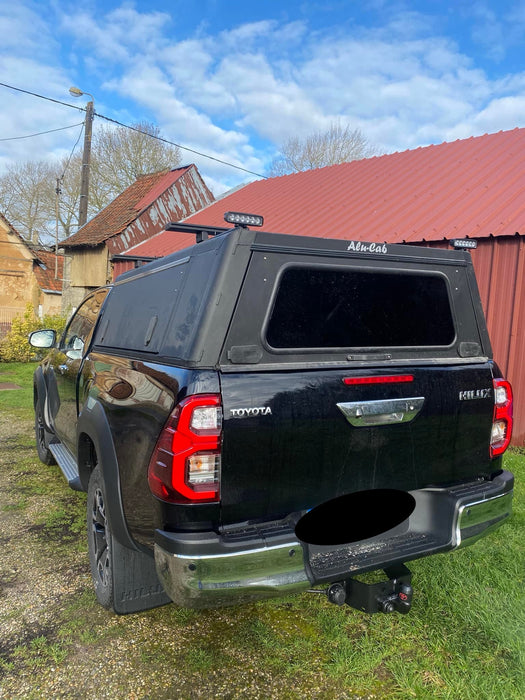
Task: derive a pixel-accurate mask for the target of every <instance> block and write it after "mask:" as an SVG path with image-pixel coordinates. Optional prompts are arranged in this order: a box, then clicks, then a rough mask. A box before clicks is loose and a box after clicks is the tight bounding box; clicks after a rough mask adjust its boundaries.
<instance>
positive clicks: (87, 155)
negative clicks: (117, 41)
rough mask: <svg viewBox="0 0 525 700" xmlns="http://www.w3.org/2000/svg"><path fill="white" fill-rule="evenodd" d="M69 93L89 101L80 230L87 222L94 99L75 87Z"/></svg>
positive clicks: (85, 134) (81, 187)
mask: <svg viewBox="0 0 525 700" xmlns="http://www.w3.org/2000/svg"><path fill="white" fill-rule="evenodd" d="M69 93H70V94H71V95H73V96H74V97H80V96H81V95H89V97H91V100H90V101H89V102H88V103H87V105H86V119H85V121H84V152H83V154H82V173H81V178H80V204H79V206H78V227H79V228H81V227H82V226H84V224H85V223H86V221H87V210H88V201H89V166H90V163H91V131H92V126H93V117H94V116H95V98H94V97H93V95H91V94H90V93H89V92H85V91H84V90H81V89H80V88H77V87H70V88H69Z"/></svg>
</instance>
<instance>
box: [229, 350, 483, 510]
mask: <svg viewBox="0 0 525 700" xmlns="http://www.w3.org/2000/svg"><path fill="white" fill-rule="evenodd" d="M221 382H222V396H223V408H224V432H223V455H222V460H223V461H222V465H223V466H222V478H221V494H222V496H221V500H222V521H223V523H224V524H228V523H234V522H242V521H245V520H256V519H259V518H260V519H275V518H279V517H286V516H287V515H288V514H290V513H295V512H297V511H305V510H308V509H311V508H313V507H315V506H317V505H318V504H321V503H324V502H325V501H328V500H330V499H333V498H335V497H337V496H340V495H343V494H347V493H352V492H355V491H365V490H368V489H385V488H390V489H391V488H393V489H401V490H405V491H409V490H414V489H420V488H425V487H428V486H442V485H447V484H451V483H457V482H461V481H472V480H473V479H475V478H477V477H486V476H488V475H489V474H490V473H491V472H493V471H494V463H493V462H492V461H491V460H490V457H489V439H490V432H491V425H492V416H493V407H494V397H493V389H492V364H491V363H490V362H485V363H479V364H472V365H457V364H456V365H447V366H420V367H415V368H414V367H411V368H400V367H397V368H396V369H394V370H390V371H388V370H386V371H385V369H384V368H381V369H379V370H374V369H367V370H362V369H361V370H349V369H326V370H305V371H289V372H286V371H281V372H279V371H276V372H268V371H266V372H254V371H252V372H242V373H224V374H222V376H221Z"/></svg>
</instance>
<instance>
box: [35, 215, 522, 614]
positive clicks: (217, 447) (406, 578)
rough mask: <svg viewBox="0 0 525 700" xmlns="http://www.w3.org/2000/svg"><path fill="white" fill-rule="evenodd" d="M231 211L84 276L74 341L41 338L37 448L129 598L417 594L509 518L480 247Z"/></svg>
mask: <svg viewBox="0 0 525 700" xmlns="http://www.w3.org/2000/svg"><path fill="white" fill-rule="evenodd" d="M229 218H230V219H233V221H237V225H235V226H234V227H233V228H213V229H212V228H206V227H197V226H190V225H184V224H179V225H171V228H173V229H176V230H185V231H187V232H188V233H196V234H197V239H198V240H199V241H200V242H198V243H197V244H194V245H191V246H190V247H188V248H186V249H185V250H182V251H180V252H176V253H173V254H172V255H169V256H167V257H165V258H162V259H160V260H157V261H154V262H151V263H149V264H147V265H145V266H143V267H139V268H138V269H136V270H133V271H131V272H129V273H126V274H125V275H123V276H121V277H120V278H118V279H117V280H116V282H115V283H114V284H112V285H110V286H108V287H105V288H101V289H98V290H96V291H94V292H93V293H92V294H90V295H88V296H87V298H86V299H85V300H84V301H83V303H82V304H81V306H80V307H79V308H78V309H77V310H76V312H75V313H74V315H73V317H72V318H71V320H70V322H69V324H68V326H67V328H66V330H65V332H64V334H63V335H62V337H61V338H60V339H59V340H57V339H56V338H55V334H54V332H53V331H49V330H43V331H37V332H35V333H33V334H32V335H31V336H30V342H31V344H32V345H33V346H35V347H39V348H43V347H49V348H53V349H52V350H51V352H50V353H49V354H48V355H47V357H46V358H45V359H44V360H43V361H42V362H41V364H40V365H39V367H38V368H37V370H36V372H35V377H34V405H35V414H36V438H37V448H38V454H39V456H40V458H41V459H42V461H43V462H45V463H47V464H50V463H52V462H53V461H56V462H57V463H58V464H59V466H60V467H61V469H62V471H63V472H64V474H65V476H66V477H67V479H68V481H69V484H70V485H71V487H72V488H74V489H79V490H83V491H87V493H88V507H87V531H88V541H89V556H90V562H91V569H92V574H93V581H94V585H95V590H96V593H97V597H98V600H99V601H100V603H101V604H102V605H104V606H105V607H107V608H109V609H112V610H114V611H116V612H119V613H126V612H133V611H137V610H142V609H146V608H148V607H153V606H155V605H160V604H163V603H166V602H169V601H174V602H175V603H177V604H178V605H182V606H188V607H213V606H219V605H227V604H233V603H238V602H243V601H248V600H253V599H257V598H264V597H268V596H273V595H283V594H288V593H291V592H295V591H301V590H305V589H309V588H312V587H316V586H317V587H319V586H324V589H325V591H326V593H327V596H328V599H329V600H330V601H331V602H334V603H337V604H343V603H348V604H350V605H353V606H354V607H356V608H358V609H361V610H364V611H367V612H376V611H383V612H391V611H393V610H398V611H400V612H403V613H404V612H407V611H408V610H409V608H410V603H411V597H412V588H411V582H410V572H409V571H408V569H407V568H406V566H405V563H406V562H408V561H410V560H413V559H417V558H420V557H424V556H427V555H430V554H434V553H437V552H444V551H447V550H453V549H456V548H458V547H460V546H463V545H465V544H470V543H472V542H474V541H475V540H476V539H478V538H479V537H481V536H483V535H485V534H487V533H488V532H489V531H491V530H493V529H494V528H496V527H498V526H499V525H501V523H502V522H503V521H504V520H505V519H506V518H507V517H508V516H509V515H510V513H511V501H512V489H513V477H512V475H511V474H510V473H509V472H507V471H504V470H502V454H503V452H504V451H505V449H506V448H507V446H508V444H509V442H510V439H511V429H512V392H511V387H510V385H509V384H508V382H507V381H505V379H504V378H503V377H502V376H501V372H500V371H499V369H498V367H497V365H496V364H495V363H494V361H493V359H492V353H491V347H490V342H489V338H488V335H487V330H486V325H485V320H484V317H483V312H482V308H481V303H480V299H479V293H478V290H477V285H476V280H475V277H474V272H473V267H472V262H471V259H470V254H469V253H468V252H466V251H455V250H437V249H428V248H423V247H414V246H401V245H388V244H380V245H378V244H370V243H363V242H356V241H342V240H330V239H327V238H322V239H321V238H309V237H308V238H307V237H301V236H295V235H294V236H291V235H282V234H274V233H267V232H264V231H262V230H254V229H253V228H248V226H247V225H246V224H247V223H249V224H250V225H252V224H254V223H257V218H256V217H250V216H241V215H233V216H230V217H229ZM376 570H383V571H384V572H385V574H384V578H383V580H380V581H379V582H377V581H376V582H375V583H368V582H366V581H363V576H361V574H363V573H364V572H370V571H376ZM365 578H366V577H365Z"/></svg>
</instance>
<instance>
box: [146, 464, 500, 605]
mask: <svg viewBox="0 0 525 700" xmlns="http://www.w3.org/2000/svg"><path fill="white" fill-rule="evenodd" d="M513 484H514V478H513V476H512V474H511V473H510V472H505V471H504V472H501V473H500V474H499V475H498V476H496V477H495V478H494V479H493V480H492V481H475V482H471V483H468V484H461V485H460V486H455V487H450V488H447V489H437V488H435V489H434V488H429V489H421V490H418V491H413V492H411V493H412V495H413V496H414V498H415V500H416V507H415V510H414V512H413V513H412V515H411V516H410V518H408V519H407V520H406V521H405V522H404V523H402V524H401V525H399V526H398V527H396V528H393V529H392V530H389V531H387V532H384V533H382V534H381V535H379V536H377V537H373V538H370V539H368V540H362V541H360V542H354V543H351V544H345V545H338V546H313V545H308V544H305V543H301V542H299V541H298V540H297V539H296V537H295V534H294V532H293V529H292V528H291V527H289V526H286V525H285V524H283V523H280V524H279V526H278V527H276V526H275V525H276V524H273V527H271V528H266V529H264V528H261V527H259V528H251V529H244V530H242V531H240V530H239V531H237V532H236V533H230V534H229V535H218V534H216V533H213V532H205V533H171V532H164V531H160V530H158V531H157V533H156V542H155V562H156V566H157V573H158V575H159V578H160V580H161V582H162V584H163V586H164V589H165V591H166V593H167V594H168V595H169V596H170V598H171V599H172V600H173V601H174V602H175V603H177V604H178V605H182V606H184V607H190V608H209V607H219V606H223V605H234V604H237V603H243V602H248V601H251V600H259V599H261V598H268V597H273V596H276V595H287V594H289V593H295V592H299V591H301V590H305V589H306V588H308V587H310V586H312V585H316V584H319V583H325V582H331V581H337V580H344V579H347V578H350V577H352V576H353V575H355V574H357V573H360V572H364V571H372V570H375V569H382V568H385V567H388V566H392V565H394V564H396V563H401V562H403V563H404V562H407V561H410V560H413V559H419V558H421V557H424V556H428V555H430V554H435V553H437V552H443V551H447V550H451V549H456V548H458V547H462V546H465V545H468V544H472V543H473V542H475V541H476V540H477V539H479V538H480V537H483V536H484V535H486V534H487V533H489V532H490V531H492V530H494V529H496V528H497V527H499V526H500V525H501V524H502V523H503V522H504V521H505V520H506V519H507V518H508V517H509V516H510V514H511V511H512V490H513Z"/></svg>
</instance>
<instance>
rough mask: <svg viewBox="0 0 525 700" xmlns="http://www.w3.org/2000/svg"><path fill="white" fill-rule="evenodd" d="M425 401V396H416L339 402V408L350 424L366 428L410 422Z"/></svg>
mask: <svg viewBox="0 0 525 700" xmlns="http://www.w3.org/2000/svg"><path fill="white" fill-rule="evenodd" d="M424 403H425V397H424V396H414V397H412V398H407V399H385V400H383V401H352V402H345V403H338V404H337V408H338V409H339V410H340V411H341V412H342V414H343V415H344V417H345V418H346V420H347V421H348V422H349V423H350V425H353V426H355V427H356V428H364V427H370V426H373V425H391V424H395V423H409V422H410V421H412V420H414V418H415V417H416V416H417V415H418V413H419V412H420V411H421V409H422V408H423V404H424Z"/></svg>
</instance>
